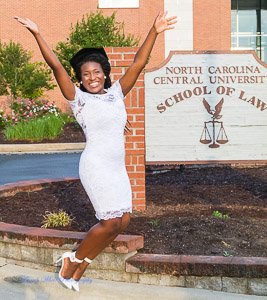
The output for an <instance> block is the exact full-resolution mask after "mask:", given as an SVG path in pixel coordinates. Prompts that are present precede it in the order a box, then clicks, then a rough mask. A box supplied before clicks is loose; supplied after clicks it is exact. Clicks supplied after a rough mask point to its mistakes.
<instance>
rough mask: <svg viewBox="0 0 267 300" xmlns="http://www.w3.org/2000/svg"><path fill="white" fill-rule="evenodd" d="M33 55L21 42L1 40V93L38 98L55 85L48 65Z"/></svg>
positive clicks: (14, 97) (12, 96) (13, 97)
mask: <svg viewBox="0 0 267 300" xmlns="http://www.w3.org/2000/svg"><path fill="white" fill-rule="evenodd" d="M31 57H32V55H31V53H30V52H29V51H27V50H24V49H23V47H22V46H21V45H20V44H19V43H14V42H12V41H10V42H9V43H8V44H4V43H1V41H0V95H7V96H10V97H11V100H12V101H13V100H14V99H16V98H18V97H22V98H29V99H36V98H38V97H40V96H42V95H43V93H44V91H45V90H51V89H53V88H54V87H55V85H54V84H53V82H52V77H51V70H50V69H49V68H48V66H47V65H46V64H44V63H41V62H33V63H32V62H30V60H31ZM12 101H11V102H12Z"/></svg>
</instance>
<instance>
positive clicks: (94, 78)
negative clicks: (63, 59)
mask: <svg viewBox="0 0 267 300" xmlns="http://www.w3.org/2000/svg"><path fill="white" fill-rule="evenodd" d="M104 76H105V74H104V72H103V69H102V67H101V65H100V64H99V63H97V62H94V61H88V62H86V63H84V64H83V65H82V66H81V78H82V84H83V86H84V87H85V89H86V90H87V91H88V92H89V93H92V94H104V93H105V91H104V84H105V77H104Z"/></svg>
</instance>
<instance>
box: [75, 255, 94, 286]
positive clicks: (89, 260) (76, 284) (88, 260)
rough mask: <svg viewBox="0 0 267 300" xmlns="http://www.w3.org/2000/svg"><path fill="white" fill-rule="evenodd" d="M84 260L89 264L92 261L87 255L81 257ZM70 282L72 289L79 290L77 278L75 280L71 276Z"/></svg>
mask: <svg viewBox="0 0 267 300" xmlns="http://www.w3.org/2000/svg"><path fill="white" fill-rule="evenodd" d="M83 260H84V261H86V262H87V263H88V264H90V263H91V262H92V260H91V259H89V258H88V257H85V258H84V259H83ZM71 279H72V281H71V284H72V288H73V289H74V291H76V292H79V291H80V287H79V280H75V279H73V278H71Z"/></svg>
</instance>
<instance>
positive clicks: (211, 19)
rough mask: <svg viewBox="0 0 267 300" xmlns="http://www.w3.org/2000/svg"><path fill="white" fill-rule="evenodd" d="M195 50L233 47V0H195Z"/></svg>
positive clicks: (228, 48)
mask: <svg viewBox="0 0 267 300" xmlns="http://www.w3.org/2000/svg"><path fill="white" fill-rule="evenodd" d="M193 13H194V17H193V18H194V25H193V26H194V27H193V28H194V34H193V36H194V37H193V38H194V41H193V49H194V50H230V49H231V1H230V0H217V1H214V0H205V1H203V0H194V1H193Z"/></svg>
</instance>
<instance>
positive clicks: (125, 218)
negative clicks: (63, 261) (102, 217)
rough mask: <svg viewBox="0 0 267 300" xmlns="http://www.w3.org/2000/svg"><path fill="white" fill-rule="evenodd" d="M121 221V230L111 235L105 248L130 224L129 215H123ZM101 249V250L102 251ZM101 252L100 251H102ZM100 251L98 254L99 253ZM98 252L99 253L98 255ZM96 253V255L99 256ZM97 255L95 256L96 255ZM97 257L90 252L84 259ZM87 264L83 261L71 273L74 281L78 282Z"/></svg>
mask: <svg viewBox="0 0 267 300" xmlns="http://www.w3.org/2000/svg"><path fill="white" fill-rule="evenodd" d="M120 219H121V228H120V231H119V232H116V233H114V234H113V235H111V236H110V237H109V238H108V239H107V240H106V241H105V247H107V246H108V245H109V244H110V243H111V242H112V241H113V240H114V239H115V238H116V237H117V236H118V234H119V233H121V232H123V231H124V230H125V229H126V227H127V226H128V224H129V222H130V214H129V213H125V214H124V215H123V216H122V218H120ZM105 247H103V249H105ZM103 249H102V250H103ZM102 250H101V251H102ZM101 251H100V252H101ZM100 252H99V253H100ZM95 253H96V252H94V254H95ZM99 253H98V254H99ZM98 254H97V255H98ZM97 255H95V256H93V255H92V253H91V252H90V250H89V251H88V252H87V254H86V256H85V257H88V258H89V259H93V258H95V257H96V256H97ZM88 265H89V264H88V263H87V262H86V261H83V262H82V263H81V264H79V265H78V267H77V268H76V270H75V272H74V273H73V276H72V278H73V279H75V280H79V279H80V278H81V277H82V275H83V273H84V272H85V270H86V268H87V267H88Z"/></svg>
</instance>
